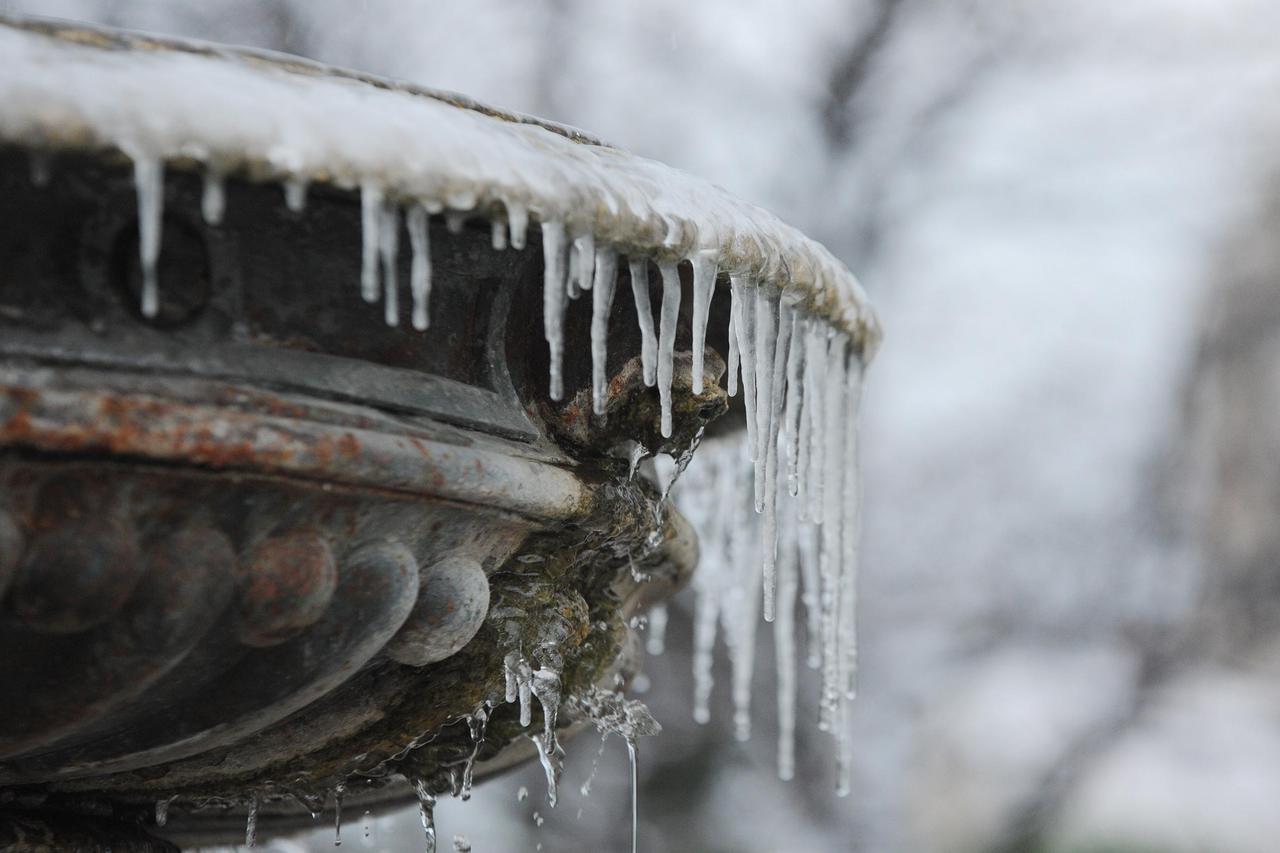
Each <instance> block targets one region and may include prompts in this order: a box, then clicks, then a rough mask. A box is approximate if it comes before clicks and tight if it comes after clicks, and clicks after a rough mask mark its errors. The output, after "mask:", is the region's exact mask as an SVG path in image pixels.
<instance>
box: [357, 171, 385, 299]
mask: <svg viewBox="0 0 1280 853" xmlns="http://www.w3.org/2000/svg"><path fill="white" fill-rule="evenodd" d="M381 224H382V188H381V187H379V186H378V185H377V184H374V183H372V182H371V181H365V182H364V183H363V184H361V185H360V250H361V251H360V295H361V296H362V297H363V298H364V301H365V302H377V301H378V247H379V246H380V241H379V240H378V226H379V225H381Z"/></svg>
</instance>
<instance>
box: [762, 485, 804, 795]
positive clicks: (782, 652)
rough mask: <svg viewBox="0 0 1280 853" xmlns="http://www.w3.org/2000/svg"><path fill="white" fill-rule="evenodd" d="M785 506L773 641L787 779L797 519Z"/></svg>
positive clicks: (791, 505)
mask: <svg viewBox="0 0 1280 853" xmlns="http://www.w3.org/2000/svg"><path fill="white" fill-rule="evenodd" d="M785 507H786V509H785V510H784V512H785V513H786V516H785V517H784V519H783V521H782V525H781V529H782V534H781V537H780V541H779V543H778V566H777V583H778V602H777V604H778V607H777V612H776V616H777V620H776V621H775V622H774V625H773V642H774V657H775V658H776V661H777V668H778V677H777V690H778V778H779V779H782V780H784V781H788V780H790V779H792V778H793V777H794V776H795V765H796V624H795V613H796V588H797V585H798V584H797V574H798V573H797V571H796V562H797V557H798V554H797V553H796V534H797V532H798V531H797V530H796V528H797V527H798V526H799V522H798V521H797V519H796V517H795V509H796V507H795V502H794V501H791V500H787V501H786V504H785ZM766 583H767V581H766ZM765 600H766V601H768V599H765Z"/></svg>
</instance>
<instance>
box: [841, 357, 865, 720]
mask: <svg viewBox="0 0 1280 853" xmlns="http://www.w3.org/2000/svg"><path fill="white" fill-rule="evenodd" d="M847 377H848V380H847V381H848V388H847V391H846V394H845V407H846V411H845V430H846V434H845V448H844V464H845V478H844V507H843V512H842V514H841V519H840V527H841V545H842V546H843V555H842V562H843V565H842V566H841V574H842V577H841V579H840V593H841V602H840V663H841V666H842V672H841V676H840V683H841V689H842V690H843V691H844V697H845V699H848V700H851V699H853V698H854V696H855V694H856V679H857V669H858V631H857V606H858V559H859V554H858V551H859V545H860V544H861V539H862V529H861V528H862V525H861V518H860V511H861V505H862V476H861V474H862V465H861V461H860V458H859V454H858V408H859V405H860V404H861V401H862V362H861V361H860V360H859V359H858V357H857V356H853V357H851V358H850V359H849V368H848V372H847Z"/></svg>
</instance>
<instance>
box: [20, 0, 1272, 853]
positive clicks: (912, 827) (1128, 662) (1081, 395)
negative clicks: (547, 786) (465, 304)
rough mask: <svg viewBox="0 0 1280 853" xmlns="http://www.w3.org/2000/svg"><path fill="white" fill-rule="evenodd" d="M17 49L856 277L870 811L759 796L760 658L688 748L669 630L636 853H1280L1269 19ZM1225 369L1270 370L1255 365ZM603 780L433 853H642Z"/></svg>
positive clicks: (76, 13) (331, 2) (209, 17)
mask: <svg viewBox="0 0 1280 853" xmlns="http://www.w3.org/2000/svg"><path fill="white" fill-rule="evenodd" d="M0 11H3V12H8V13H34V14H43V15H52V16H58V17H66V18H75V19H82V20H90V21H96V22H100V23H107V24H111V25H116V26H124V27H130V28H136V29H142V30H151V31H156V32H163V33H171V34H178V35H184V36H193V37H198V38H205V39H210V40H216V41H225V42H232V43H240V44H249V45H256V46H261V47H269V48H275V49H280V50H286V51H290V52H295V53H300V54H304V55H307V56H311V57H314V58H316V59H319V60H322V61H326V62H331V63H335V64H341V65H347V66H354V67H357V68H361V69H364V70H368V71H372V72H376V73H380V74H385V75H389V76H395V77H400V78H404V79H408V80H412V81H415V82H419V83H422V84H425V85H429V86H433V87H437V88H445V89H454V90H458V91H462V92H465V93H467V94H469V95H472V96H474V97H476V98H478V99H481V100H486V101H490V102H493V103H496V104H498V105H501V106H505V107H509V108H512V109H516V110H520V111H524V112H530V113H535V114H539V115H543V116H546V117H549V118H552V119H556V120H559V121H563V122H566V123H568V124H573V125H577V126H580V127H583V128H586V129H588V130H590V131H591V132H593V133H596V134H599V135H600V136H602V137H604V138H605V139H608V140H610V141H612V142H614V143H616V144H619V145H621V146H623V147H626V148H629V149H631V150H633V151H635V152H637V153H640V154H643V155H647V156H651V157H655V158H658V159H660V160H664V161H666V162H668V163H670V164H672V165H675V166H678V167H681V168H684V169H686V170H688V171H691V172H695V173H698V174H700V175H703V176H705V177H708V178H710V179H712V180H714V181H716V182H717V183H720V184H721V185H723V186H725V187H727V188H728V189H730V190H731V191H733V192H735V193H737V194H739V195H741V196H744V197H746V198H748V199H750V200H752V201H755V202H758V203H760V204H762V205H764V206H766V207H768V208H771V209H773V210H774V211H776V212H777V213H779V214H780V215H781V216H782V217H783V218H784V219H786V220H788V221H790V222H791V223H793V224H795V225H797V226H799V227H800V228H801V229H802V230H804V231H806V232H807V233H809V234H810V235H812V236H814V237H816V238H818V239H820V240H821V241H823V242H824V243H825V244H826V245H827V246H828V247H829V248H831V249H832V250H833V251H834V252H835V253H836V254H837V255H840V256H841V257H843V258H844V260H845V261H846V262H847V263H848V264H849V265H850V267H851V268H853V269H854V270H855V271H856V272H857V273H858V274H859V276H860V277H861V278H862V281H863V283H864V284H865V286H866V288H867V290H868V292H869V293H870V295H871V297H872V299H873V301H874V302H875V303H876V305H877V308H878V310H879V312H880V314H881V317H882V319H883V322H884V326H885V329H886V338H885V344H884V348H883V350H882V352H881V354H880V356H879V357H878V359H877V361H876V362H875V364H874V366H873V369H872V371H871V372H870V374H869V380H868V385H867V390H866V398H865V406H864V411H865V422H864V447H865V450H864V459H865V467H866V484H865V493H866V495H867V512H866V529H865V551H864V560H863V565H864V567H865V568H864V570H863V584H862V604H861V612H862V614H863V616H862V625H863V627H862V641H861V645H862V676H861V688H860V696H859V699H858V702H857V705H856V710H855V713H854V723H853V724H854V727H855V738H856V747H855V754H856V761H857V767H856V774H855V784H854V788H853V793H852V795H851V796H849V797H848V798H843V799H840V798H836V797H835V796H834V795H833V793H832V790H831V789H832V773H833V768H832V767H831V761H830V756H829V750H828V743H829V741H828V740H827V739H826V738H825V737H820V736H819V735H818V733H817V732H816V731H813V730H812V726H805V727H804V728H803V729H802V731H801V733H800V743H799V745H798V758H799V763H800V769H799V773H798V778H797V780H796V781H794V782H791V783H782V782H779V781H777V779H776V775H775V770H774V766H773V760H774V749H775V742H774V738H773V731H772V725H773V717H774V715H773V701H772V692H771V687H772V678H771V663H770V661H771V656H772V655H771V649H772V643H771V642H770V637H769V634H768V633H767V632H763V631H762V632H761V633H760V650H759V655H758V659H759V662H760V665H759V667H758V673H757V703H756V704H757V707H756V709H755V710H756V719H757V722H756V726H755V737H754V739H753V741H751V742H750V743H747V744H738V743H736V742H734V741H733V738H732V736H731V733H730V730H729V726H728V720H727V717H728V714H727V709H726V705H727V697H726V696H724V695H723V685H724V683H725V682H726V681H727V679H726V678H724V677H723V674H722V673H718V678H717V682H718V686H717V694H716V696H715V700H716V703H717V704H716V707H717V710H718V711H719V712H720V713H719V714H718V715H717V717H716V719H715V720H714V721H713V722H712V724H710V725H708V726H697V725H695V724H694V723H693V721H692V719H691V716H690V697H691V691H692V683H691V676H690V674H689V664H690V661H689V649H690V645H691V643H690V637H689V633H690V628H689V611H690V608H689V602H688V601H682V602H680V603H679V605H678V606H677V607H676V608H675V611H674V612H673V618H672V624H671V626H670V629H669V632H668V638H667V639H668V642H667V652H666V653H665V655H664V656H663V657H661V658H656V659H653V660H652V661H651V662H650V664H649V665H648V668H647V670H648V676H649V679H650V682H651V687H650V690H649V692H648V693H647V694H646V696H645V697H644V698H645V700H646V702H648V703H649V704H650V706H651V707H652V708H653V710H654V712H655V714H656V715H657V717H658V718H659V719H660V721H661V722H662V723H663V725H664V727H665V731H664V733H663V734H662V735H661V736H660V737H658V738H657V739H655V740H653V741H650V742H646V743H644V744H643V748H644V752H643V754H642V770H641V802H642V828H641V838H642V849H645V850H651V851H657V850H671V851H721V850H722V851H731V850H733V851H736V850H760V851H802V850H859V851H959V852H960V853H964V851H1010V853H1013V851H1039V850H1045V851H1049V850H1101V849H1107V850H1134V851H1137V850H1175V851H1181V850H1205V849H1212V850H1219V851H1255V850H1256V851H1264V850H1273V849H1274V848H1275V840H1276V839H1277V838H1280V808H1277V807H1276V803H1278V802H1280V727H1278V726H1276V724H1275V721H1276V720H1277V719H1280V687H1277V685H1280V679H1277V678H1276V677H1275V676H1276V674H1277V672H1280V653H1277V652H1276V648H1277V647H1280V643H1277V642H1276V639H1275V638H1276V637H1278V636H1280V631H1277V630H1276V629H1275V625H1274V624H1273V623H1274V622H1275V621H1276V620H1268V619H1267V618H1266V616H1267V613H1268V611H1269V609H1275V610H1280V592H1278V590H1280V583H1277V582H1276V581H1275V580H1274V579H1273V578H1271V574H1272V573H1274V572H1276V570H1277V569H1276V567H1277V566H1280V545H1278V544H1277V542H1276V540H1277V539H1280V535H1277V534H1276V533H1275V532H1273V529H1274V530H1280V516H1278V515H1277V511H1278V510H1280V496H1278V495H1277V494H1276V493H1277V492H1278V491H1280V479H1277V478H1275V477H1271V476H1269V475H1271V474H1280V439H1271V437H1270V436H1271V435H1275V434H1276V433H1275V432H1273V431H1270V430H1267V429H1266V428H1267V427H1275V426H1278V424H1277V421H1280V403H1278V402H1277V400H1280V395H1278V394H1277V392H1276V389H1275V388H1273V387H1272V386H1273V385H1275V384H1276V383H1275V380H1274V379H1273V378H1272V375H1271V372H1270V371H1269V370H1268V369H1267V368H1268V366H1269V365H1273V364H1277V363H1278V362H1277V360H1275V359H1268V357H1267V354H1268V353H1270V354H1272V355H1276V359H1280V350H1278V349H1277V348H1276V347H1275V346H1270V344H1269V343H1268V342H1269V341H1270V340H1271V338H1269V337H1268V336H1267V330H1272V331H1274V329H1275V328H1277V327H1280V276H1277V271H1278V270H1280V257H1275V254H1277V253H1275V252H1269V251H1268V249H1269V246H1270V241H1269V240H1268V236H1267V235H1268V230H1269V228H1271V227H1273V226H1275V227H1280V216H1278V215H1277V214H1276V211H1275V210H1274V208H1275V204H1274V203H1273V202H1271V201H1270V200H1269V197H1268V194H1269V190H1271V189H1272V188H1273V187H1275V186H1276V184H1275V182H1274V181H1273V180H1272V174H1273V171H1274V169H1275V167H1276V165H1277V163H1276V162H1275V161H1276V159H1277V155H1276V154H1275V153H1274V143H1275V141H1276V140H1277V133H1276V128H1275V126H1274V119H1275V117H1276V115H1277V114H1278V113H1277V110H1276V106H1275V105H1276V103H1277V102H1276V98H1275V93H1276V92H1277V84H1280V7H1277V6H1275V5H1274V4H1270V3H1266V2H1262V0H1258V2H1249V0H1215V2H1195V0H1165V1H1164V2H1158V1H1157V0H1129V2H1123V3H1116V2H1110V0H1071V2H1050V1H1049V0H1043V1H1042V2H1027V1H1026V0H946V2H942V0H938V2H932V3H930V2H922V0H843V2H839V0H791V2H781V1H780V0H775V1H774V2H764V0H706V2H696V3H695V2H689V0H648V2H643V3H640V2H635V3H625V2H621V0H607V2H606V1H605V0H526V2H516V0H457V2H454V1H453V0H449V1H448V2H436V0H433V2H411V0H365V2H359V0H279V2H267V0H257V1H256V2H255V0H203V1H202V2H197V0H191V2H179V1H178V0H154V1H153V2H143V1H142V0H101V2H89V0H82V2H76V1H75V0H60V1H59V0H43V2H42V0H0ZM335 120H341V119H340V117H335ZM1241 293H1244V294H1245V296H1240V294H1241ZM1272 294H1275V295H1274V296H1272ZM1241 300H1243V303H1242V301H1241ZM1242 305H1243V307H1241V306H1242ZM1233 306H1234V307H1233ZM1233 324H1237V325H1233ZM1259 325H1261V326H1262V327H1263V331H1262V332H1259V331H1258V329H1257V327H1258V326H1259ZM1246 327H1248V328H1247V329H1246ZM1238 329H1245V331H1248V332H1249V335H1252V337H1248V336H1246V335H1245V334H1244V332H1239V333H1238ZM1246 338H1247V340H1248V341H1255V340H1259V339H1260V340H1262V341H1263V343H1259V344H1257V345H1256V347H1254V348H1253V349H1249V350H1248V352H1247V353H1246V354H1245V355H1244V356H1241V355H1240V354H1239V352H1237V351H1236V350H1238V349H1239V347H1236V349H1233V348H1232V347H1233V345H1234V344H1238V343H1240V342H1241V341H1244V340H1246ZM1240 346H1244V344H1240ZM1250 346H1252V344H1250ZM1267 347H1270V348H1269V349H1268V348H1267ZM1246 349H1247V347H1246ZM1228 351H1229V352H1228ZM1223 353H1228V354H1226V355H1223ZM1275 373H1276V374H1280V370H1276V371H1275ZM1264 474H1265V475H1268V476H1263V475H1264ZM1224 578H1226V580H1223V579H1224ZM1268 581H1270V582H1268ZM1268 595H1269V596H1270V597H1269V598H1268ZM801 692H802V697H805V698H807V697H811V696H812V695H813V694H814V692H815V691H814V690H813V689H812V685H810V686H809V689H804V687H802V691H801ZM813 712H814V710H813V708H812V703H811V702H810V703H809V704H807V705H806V704H804V702H803V701H802V705H801V713H802V715H803V716H802V719H812V718H813ZM597 745H598V742H597V741H596V740H595V739H594V738H593V737H592V736H590V735H587V736H583V737H581V738H579V739H577V740H575V741H574V742H572V743H571V744H570V769H569V771H568V773H567V775H566V787H567V788H568V789H569V794H568V795H567V796H566V797H565V798H564V799H565V801H564V802H562V803H561V805H560V806H559V807H558V808H557V809H556V810H555V811H554V812H551V811H550V810H548V809H546V808H545V805H544V801H543V798H542V790H543V785H542V783H541V780H540V776H539V772H538V771H537V768H534V769H532V770H530V771H528V772H526V773H524V774H522V775H518V776H511V777H507V778H504V779H501V780H498V781H495V782H492V783H490V784H486V785H484V786H482V788H481V789H480V790H478V791H477V795H476V797H475V799H474V800H473V801H472V802H470V803H466V804H463V803H455V802H444V803H442V804H441V806H440V808H439V810H438V813H437V817H438V826H439V829H440V832H441V837H442V839H444V840H445V844H444V845H442V846H444V847H446V849H447V846H448V839H450V838H451V837H452V836H453V834H454V833H462V834H465V835H466V836H468V837H469V838H470V840H471V842H472V844H473V847H474V849H475V850H477V851H495V850H512V849H532V848H533V847H534V846H535V845H537V844H542V846H543V849H545V850H548V851H550V850H613V849H624V848H625V845H626V843H627V841H628V840H629V839H627V832H626V826H627V785H626V772H625V767H626V759H625V751H624V750H623V747H622V744H621V743H620V742H617V741H610V742H609V743H608V744H606V745H605V749H604V752H603V753H602V754H601V757H600V759H599V763H600V768H599V772H598V774H597V776H596V778H595V781H594V783H593V787H592V792H591V795H590V797H589V798H582V797H580V796H578V793H577V789H578V787H579V785H581V784H582V782H583V780H584V779H585V778H586V776H587V775H588V773H589V772H590V770H591V766H592V760H593V758H595V756H596V751H597ZM522 785H524V786H528V788H529V790H530V791H531V792H532V793H531V796H530V797H529V798H528V799H527V800H524V801H518V800H517V796H516V791H517V789H518V788H519V787H520V786H522ZM535 811H537V812H539V813H540V816H541V817H544V818H545V824H543V825H542V826H540V827H538V826H536V825H535V819H534V814H533V813H534V812H535ZM353 817H354V816H353ZM265 829H269V827H264V830H265ZM419 833H420V830H419V829H418V827H417V825H416V816H415V815H413V814H406V815H403V816H399V817H397V818H393V819H384V820H378V821H375V822H374V823H373V824H372V825H371V827H370V829H369V832H368V837H367V838H366V837H365V833H364V832H363V831H362V830H361V828H360V827H359V825H358V824H357V823H355V822H352V824H351V825H350V826H349V827H348V829H347V831H346V833H345V835H346V836H347V844H345V845H344V846H351V847H355V848H356V849H363V848H362V846H361V845H362V844H366V845H368V846H369V848H370V849H375V850H381V849H387V850H412V849H417V846H418V845H419V844H420V834H419ZM302 843H304V844H306V845H307V848H308V849H311V848H314V849H325V848H327V847H328V846H329V845H331V844H332V838H331V835H330V834H329V833H328V832H325V833H319V832H317V833H316V834H315V835H314V836H313V837H311V838H309V839H304V840H303V842H302ZM282 849H296V847H294V846H285V847H282Z"/></svg>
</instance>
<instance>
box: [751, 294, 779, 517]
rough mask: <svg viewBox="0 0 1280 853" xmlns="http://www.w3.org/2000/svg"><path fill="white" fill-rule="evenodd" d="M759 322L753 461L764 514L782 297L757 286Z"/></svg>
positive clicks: (757, 494)
mask: <svg viewBox="0 0 1280 853" xmlns="http://www.w3.org/2000/svg"><path fill="white" fill-rule="evenodd" d="M755 321H756V324H755V325H756V328H755V344H756V345H755V368H756V369H755V374H756V393H755V398H756V399H755V421H756V453H755V455H754V456H753V457H752V459H754V460H755V463H756V470H755V482H754V486H755V499H756V512H761V511H763V510H764V479H765V468H766V467H767V465H768V460H769V434H770V429H769V418H770V415H771V414H772V413H773V355H774V343H775V342H776V341H777V337H776V335H777V327H778V294H777V292H776V291H774V290H773V289H772V288H769V287H765V286H757V287H756V308H755Z"/></svg>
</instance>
